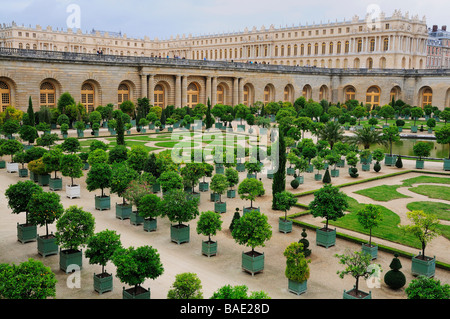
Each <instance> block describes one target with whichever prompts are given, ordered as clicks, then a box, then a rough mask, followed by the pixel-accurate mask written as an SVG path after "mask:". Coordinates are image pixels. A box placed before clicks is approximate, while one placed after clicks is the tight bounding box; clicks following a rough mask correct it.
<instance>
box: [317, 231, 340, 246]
mask: <svg viewBox="0 0 450 319" xmlns="http://www.w3.org/2000/svg"><path fill="white" fill-rule="evenodd" d="M316 245H317V246H323V247H325V248H329V247H331V246H334V245H336V229H334V230H332V229H328V230H326V229H323V228H322V229H317V230H316Z"/></svg>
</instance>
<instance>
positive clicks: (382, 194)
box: [355, 185, 410, 202]
mask: <svg viewBox="0 0 450 319" xmlns="http://www.w3.org/2000/svg"><path fill="white" fill-rule="evenodd" d="M399 187H402V185H381V186H376V187H372V188H367V189H362V190H360V191H357V192H355V194H358V195H363V196H366V197H369V198H371V199H373V200H376V201H379V202H389V201H391V200H394V199H398V198H410V197H409V196H406V195H403V194H400V193H399V192H397V189H398V188H399Z"/></svg>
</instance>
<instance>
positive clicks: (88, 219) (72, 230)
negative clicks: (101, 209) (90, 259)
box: [55, 206, 95, 273]
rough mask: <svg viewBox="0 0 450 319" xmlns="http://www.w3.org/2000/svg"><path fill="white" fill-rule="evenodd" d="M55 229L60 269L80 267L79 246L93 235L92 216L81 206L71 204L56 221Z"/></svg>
mask: <svg viewBox="0 0 450 319" xmlns="http://www.w3.org/2000/svg"><path fill="white" fill-rule="evenodd" d="M56 229H57V232H56V233H55V235H56V242H57V244H58V245H59V246H60V254H59V266H60V269H61V270H62V271H64V272H66V273H69V272H72V271H74V270H77V269H76V268H75V266H77V267H79V268H78V269H82V266H83V251H82V250H81V247H83V246H85V245H86V243H87V241H88V239H89V238H91V237H92V236H93V235H94V229H95V219H94V216H92V214H91V213H89V212H86V211H84V210H83V209H82V208H79V207H77V206H71V207H69V208H68V209H66V211H65V212H64V214H63V215H62V216H61V217H60V218H59V219H58V221H57V222H56ZM62 249H64V250H62Z"/></svg>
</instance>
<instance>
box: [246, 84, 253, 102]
mask: <svg viewBox="0 0 450 319" xmlns="http://www.w3.org/2000/svg"><path fill="white" fill-rule="evenodd" d="M252 104H253V96H252V88H251V87H250V86H248V85H244V105H246V106H250V105H252Z"/></svg>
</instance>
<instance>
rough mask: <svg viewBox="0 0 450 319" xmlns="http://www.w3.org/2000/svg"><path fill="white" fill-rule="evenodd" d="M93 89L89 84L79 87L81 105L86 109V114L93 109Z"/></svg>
mask: <svg viewBox="0 0 450 319" xmlns="http://www.w3.org/2000/svg"><path fill="white" fill-rule="evenodd" d="M94 101H95V89H94V86H93V85H92V84H91V83H84V84H83V85H82V87H81V104H83V105H84V107H85V108H86V112H88V113H89V112H92V111H93V110H94V108H95V105H94Z"/></svg>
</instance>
